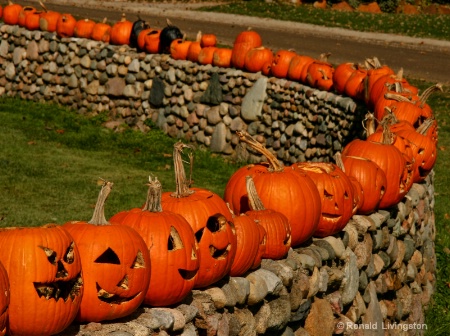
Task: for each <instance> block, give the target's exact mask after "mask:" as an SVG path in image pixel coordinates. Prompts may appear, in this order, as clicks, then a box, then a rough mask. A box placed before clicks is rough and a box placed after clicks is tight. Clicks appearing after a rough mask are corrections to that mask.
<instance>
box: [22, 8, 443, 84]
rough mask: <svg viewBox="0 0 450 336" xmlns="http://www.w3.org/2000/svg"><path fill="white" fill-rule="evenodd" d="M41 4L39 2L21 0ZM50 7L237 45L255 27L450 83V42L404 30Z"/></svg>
mask: <svg viewBox="0 0 450 336" xmlns="http://www.w3.org/2000/svg"><path fill="white" fill-rule="evenodd" d="M16 2H17V3H21V4H32V5H34V6H35V7H39V5H38V3H37V1H30V0H26V1H21V0H18V1H16ZM46 4H47V6H48V7H49V8H50V9H53V10H57V11H60V12H69V13H72V14H73V15H76V16H78V17H80V18H84V17H86V18H90V19H93V20H96V21H100V20H102V19H103V18H104V17H107V18H108V19H109V20H110V21H112V22H114V21H117V20H119V19H120V15H121V13H122V12H125V13H126V14H128V15H127V17H128V19H129V20H136V19H137V17H138V15H139V16H140V17H141V18H143V19H145V20H147V21H148V22H150V24H151V25H152V26H154V27H157V28H161V27H163V26H164V25H165V21H166V18H169V19H170V20H171V21H172V22H173V23H174V24H175V25H177V26H178V27H180V28H181V30H182V31H183V32H185V33H186V34H187V37H188V38H190V39H193V38H194V37H195V36H196V34H197V32H198V30H201V31H203V32H207V33H214V34H216V35H217V37H218V40H219V43H221V44H225V45H232V43H233V41H234V38H235V37H236V35H237V34H238V33H239V32H240V31H242V30H244V29H246V28H247V27H252V28H253V29H255V30H257V31H258V33H260V35H261V36H262V38H263V42H264V45H265V46H267V47H270V48H272V49H273V50H274V51H276V50H279V49H294V50H295V51H297V52H298V53H300V54H304V55H309V56H312V57H315V58H317V57H318V56H319V55H320V54H321V53H323V52H330V53H331V58H330V62H332V63H335V64H339V63H344V62H363V61H364V59H366V58H370V57H374V56H377V57H378V58H379V59H380V60H381V62H382V63H384V64H387V65H389V66H391V67H392V68H393V69H394V70H399V69H400V68H403V69H404V74H405V76H406V77H413V78H419V79H422V78H423V79H427V80H429V81H432V82H442V83H445V84H450V70H449V69H450V42H449V41H440V40H434V39H423V38H410V37H405V36H399V35H389V34H379V33H362V32H355V31H350V30H346V29H340V28H327V27H320V26H315V25H309V24H302V23H295V22H286V21H279V20H272V19H261V18H254V17H247V16H242V15H231V14H222V13H208V12H197V11H193V10H192V9H193V8H194V7H197V6H199V5H200V6H204V5H205V3H201V4H198V3H197V4H189V3H177V4H167V3H152V4H149V3H140V2H128V1H120V0H109V1H95V0H79V1H74V0H47V1H46Z"/></svg>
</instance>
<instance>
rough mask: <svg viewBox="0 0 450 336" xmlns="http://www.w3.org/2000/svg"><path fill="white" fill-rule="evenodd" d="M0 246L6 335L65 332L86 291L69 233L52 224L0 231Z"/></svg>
mask: <svg viewBox="0 0 450 336" xmlns="http://www.w3.org/2000/svg"><path fill="white" fill-rule="evenodd" d="M0 246H1V247H2V248H0V261H1V263H2V264H3V266H4V268H5V270H6V272H7V274H8V277H9V282H10V293H11V295H10V297H9V299H10V302H9V308H8V310H9V312H8V334H9V335H54V334H57V333H59V332H61V331H63V330H64V329H66V328H67V327H68V326H69V325H70V324H71V323H72V322H73V321H74V319H75V317H76V315H77V311H78V309H79V307H80V303H81V298H82V295H83V288H84V284H83V278H82V273H81V266H82V265H81V258H80V254H79V251H78V248H77V246H76V244H75V242H74V240H73V238H72V237H71V235H70V234H69V233H68V231H67V230H65V229H64V228H63V227H62V226H60V225H56V224H47V225H44V226H39V227H16V228H4V229H0ZM0 295H4V292H2V293H0ZM1 301H2V300H1V299H0V302H1ZM2 313H3V312H0V316H1V314H2Z"/></svg>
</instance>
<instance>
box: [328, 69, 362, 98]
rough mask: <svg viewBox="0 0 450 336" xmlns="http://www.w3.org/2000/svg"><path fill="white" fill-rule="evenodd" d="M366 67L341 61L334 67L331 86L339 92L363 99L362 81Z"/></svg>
mask: <svg viewBox="0 0 450 336" xmlns="http://www.w3.org/2000/svg"><path fill="white" fill-rule="evenodd" d="M366 76H367V69H366V68H365V67H364V66H363V65H360V64H355V63H341V64H339V65H338V66H336V68H335V69H334V73H333V88H334V90H335V91H336V92H337V93H339V94H344V95H346V96H348V97H351V98H354V99H357V100H364V81H365V79H366Z"/></svg>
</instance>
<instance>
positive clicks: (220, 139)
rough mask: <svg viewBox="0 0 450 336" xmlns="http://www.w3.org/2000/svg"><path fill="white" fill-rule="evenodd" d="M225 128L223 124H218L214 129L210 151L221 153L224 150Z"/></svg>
mask: <svg viewBox="0 0 450 336" xmlns="http://www.w3.org/2000/svg"><path fill="white" fill-rule="evenodd" d="M226 135H227V126H226V125H225V124H224V123H220V124H218V125H217V126H216V127H215V128H214V132H213V133H212V136H211V145H210V150H211V151H212V152H218V153H220V152H222V151H223V150H224V149H225V146H226V144H227V139H226Z"/></svg>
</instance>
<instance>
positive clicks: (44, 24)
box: [39, 1, 61, 32]
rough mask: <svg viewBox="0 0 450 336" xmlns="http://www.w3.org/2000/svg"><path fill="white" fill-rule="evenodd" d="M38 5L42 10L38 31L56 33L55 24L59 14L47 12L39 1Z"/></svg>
mask: <svg viewBox="0 0 450 336" xmlns="http://www.w3.org/2000/svg"><path fill="white" fill-rule="evenodd" d="M39 4H40V5H41V7H42V10H43V12H42V13H41V15H40V18H39V29H40V30H42V31H48V32H54V31H56V24H57V23H58V20H59V18H60V16H61V13H59V12H55V11H49V10H48V9H47V7H46V6H45V5H44V3H43V2H42V1H40V2H39Z"/></svg>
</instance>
